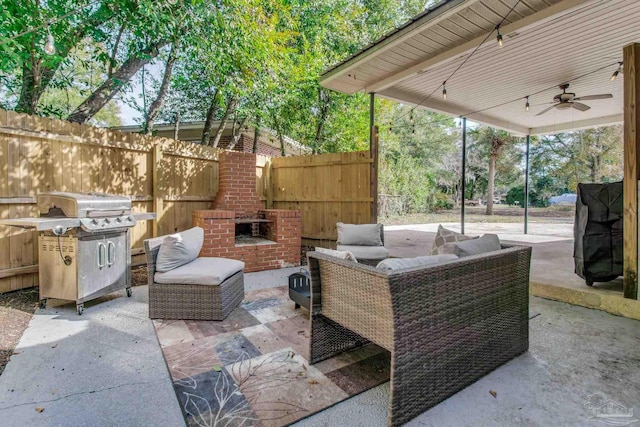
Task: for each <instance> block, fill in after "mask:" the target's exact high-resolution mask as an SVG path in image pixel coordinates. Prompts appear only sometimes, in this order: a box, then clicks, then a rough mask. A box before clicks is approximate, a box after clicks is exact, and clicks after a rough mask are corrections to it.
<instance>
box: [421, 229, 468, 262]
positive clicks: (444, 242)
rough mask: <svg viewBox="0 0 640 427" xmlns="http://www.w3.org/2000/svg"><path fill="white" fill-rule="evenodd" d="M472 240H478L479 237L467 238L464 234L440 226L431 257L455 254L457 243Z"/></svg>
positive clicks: (430, 253)
mask: <svg viewBox="0 0 640 427" xmlns="http://www.w3.org/2000/svg"><path fill="white" fill-rule="evenodd" d="M471 239H477V237H470V236H465V235H464V234H460V233H456V232H455V231H452V230H448V229H446V228H444V227H443V226H442V225H438V232H437V233H436V237H435V239H434V240H433V245H432V246H431V252H429V255H442V254H455V253H456V243H457V242H463V241H465V240H471Z"/></svg>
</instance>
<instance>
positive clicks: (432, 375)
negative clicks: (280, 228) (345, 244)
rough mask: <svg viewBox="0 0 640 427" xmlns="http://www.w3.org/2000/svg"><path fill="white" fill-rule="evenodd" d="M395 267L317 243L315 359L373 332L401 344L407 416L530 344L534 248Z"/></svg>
mask: <svg viewBox="0 0 640 427" xmlns="http://www.w3.org/2000/svg"><path fill="white" fill-rule="evenodd" d="M502 247H503V249H502V250H499V251H494V252H489V253H485V254H481V255H473V256H469V257H465V258H460V259H457V260H455V261H450V262H447V263H444V264H439V265H434V266H429V267H417V268H407V269H403V270H395V271H392V272H385V271H382V270H378V269H376V268H374V267H370V266H367V265H362V264H357V263H354V262H351V261H344V260H339V259H337V258H334V257H330V256H326V255H322V254H318V253H316V252H310V253H309V254H308V259H309V268H310V273H311V300H312V310H311V327H310V329H311V339H310V362H311V363H317V362H319V361H321V360H324V359H327V358H329V357H332V356H335V355H337V354H339V353H342V352H344V351H346V350H349V349H352V348H355V347H358V346H361V345H363V344H366V343H368V342H373V343H375V344H377V345H379V346H381V347H383V348H385V349H387V350H389V351H390V352H391V356H392V357H391V365H392V366H391V396H390V405H389V416H388V423H389V425H392V426H397V425H401V424H404V423H406V422H408V421H409V420H411V419H413V418H415V417H416V416H417V415H419V414H420V413H422V412H424V411H426V410H427V409H429V408H431V407H433V406H435V405H436V404H438V403H439V402H441V401H443V400H444V399H446V398H448V397H449V396H451V395H453V394H455V393H456V392H458V391H459V390H462V389H463V388H465V387H466V386H468V385H470V384H472V383H473V382H475V381H476V380H478V379H479V378H480V377H482V376H484V375H486V374H487V373H489V372H491V371H492V370H494V369H495V368H497V367H498V366H500V365H502V364H503V363H505V362H507V361H509V360H510V359H512V358H514V357H516V356H518V355H520V354H522V353H523V352H525V351H527V349H528V348H529V268H530V260H531V248H529V247H517V246H514V247H508V246H506V245H502Z"/></svg>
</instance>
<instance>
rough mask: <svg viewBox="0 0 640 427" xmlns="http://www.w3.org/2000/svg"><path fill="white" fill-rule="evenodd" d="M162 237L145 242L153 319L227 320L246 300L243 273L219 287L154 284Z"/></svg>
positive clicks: (237, 274) (150, 312)
mask: <svg viewBox="0 0 640 427" xmlns="http://www.w3.org/2000/svg"><path fill="white" fill-rule="evenodd" d="M162 240H163V237H157V238H154V239H148V240H145V241H144V247H145V253H146V257H147V275H148V283H149V317H150V318H152V319H185V320H187V319H188V320H224V318H225V317H227V316H228V315H229V313H231V311H232V310H233V309H234V308H235V307H237V306H238V304H240V302H242V300H243V299H244V274H243V272H242V271H239V272H238V273H236V274H234V275H233V276H231V277H229V278H227V279H226V280H225V281H224V282H222V283H221V284H220V285H217V286H211V285H186V284H182V283H176V284H171V283H155V282H154V281H153V277H154V275H155V266H156V258H157V256H158V251H159V248H160V243H161V242H162Z"/></svg>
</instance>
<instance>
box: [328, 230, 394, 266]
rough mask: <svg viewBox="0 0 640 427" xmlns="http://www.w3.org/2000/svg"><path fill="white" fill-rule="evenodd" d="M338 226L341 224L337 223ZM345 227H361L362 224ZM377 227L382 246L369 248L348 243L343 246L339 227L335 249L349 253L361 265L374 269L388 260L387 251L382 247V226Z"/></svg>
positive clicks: (342, 237)
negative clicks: (381, 262)
mask: <svg viewBox="0 0 640 427" xmlns="http://www.w3.org/2000/svg"><path fill="white" fill-rule="evenodd" d="M339 224H341V223H338V225H339ZM346 225H347V226H351V227H353V226H355V227H359V226H362V224H360V225H356V224H346ZM367 225H371V224H367ZM367 225H364V226H367ZM377 226H379V228H380V242H382V245H380V244H378V245H371V246H369V245H353V244H349V243H346V244H345V243H343V242H344V236H343V235H342V232H341V230H340V227H337V228H338V243H337V246H336V248H337V249H338V250H339V251H349V252H351V253H352V254H353V255H354V256H355V257H356V258H357V259H358V262H359V263H361V264H366V265H371V266H374V267H375V266H376V265H378V263H379V262H380V261H382V260H384V259H387V258H389V251H388V250H387V249H386V248H385V247H384V225H382V224H377Z"/></svg>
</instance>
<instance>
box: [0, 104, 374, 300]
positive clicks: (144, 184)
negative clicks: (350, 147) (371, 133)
mask: <svg viewBox="0 0 640 427" xmlns="http://www.w3.org/2000/svg"><path fill="white" fill-rule="evenodd" d="M219 152H220V151H219V150H218V149H214V148H211V147H203V146H200V145H197V144H193V143H187V142H180V141H175V140H172V139H167V138H155V137H149V136H144V135H140V134H133V133H124V132H119V131H111V130H108V129H101V128H95V127H92V126H86V125H78V124H74V123H69V122H65V121H62V120H55V119H48V118H41V117H35V116H29V115H24V114H17V113H15V112H10V111H4V110H0V219H8V218H19V217H34V216H38V215H39V212H38V209H37V205H36V194H37V193H39V192H46V191H71V192H105V193H113V194H121V195H126V196H129V197H131V199H132V205H133V210H134V211H136V212H156V213H157V215H158V219H157V221H141V222H140V223H138V224H137V225H136V227H134V228H133V229H132V231H131V244H132V248H133V249H132V255H134V258H133V263H134V264H136V263H140V262H143V259H142V255H141V254H142V252H143V250H142V241H143V240H144V239H146V238H148V237H151V236H154V235H163V234H168V233H173V232H176V231H181V230H185V229H187V228H189V227H191V212H192V211H193V210H197V209H210V208H211V204H212V201H213V200H214V197H215V195H216V192H217V191H218V154H219ZM373 164H374V163H373V161H372V160H371V158H370V155H369V153H368V152H355V153H342V154H323V155H319V156H302V157H287V158H274V159H269V158H267V157H264V156H258V157H257V162H256V174H257V179H256V186H257V189H258V195H260V197H261V198H262V200H263V201H264V202H265V206H267V207H269V208H276V209H301V210H302V212H303V230H302V235H303V238H304V242H305V244H310V245H322V246H331V245H334V244H335V239H336V231H335V224H336V222H338V221H343V222H353V223H366V222H370V219H371V218H372V216H371V211H370V207H371V203H372V200H373V198H372V197H371V196H370V186H371V177H370V173H371V170H372V169H371V168H372V165H373ZM37 273H38V248H37V234H36V232H35V231H30V230H21V229H18V228H14V227H7V226H0V293H2V292H7V291H11V290H16V289H21V288H26V287H31V286H35V285H37V283H38V275H37Z"/></svg>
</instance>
